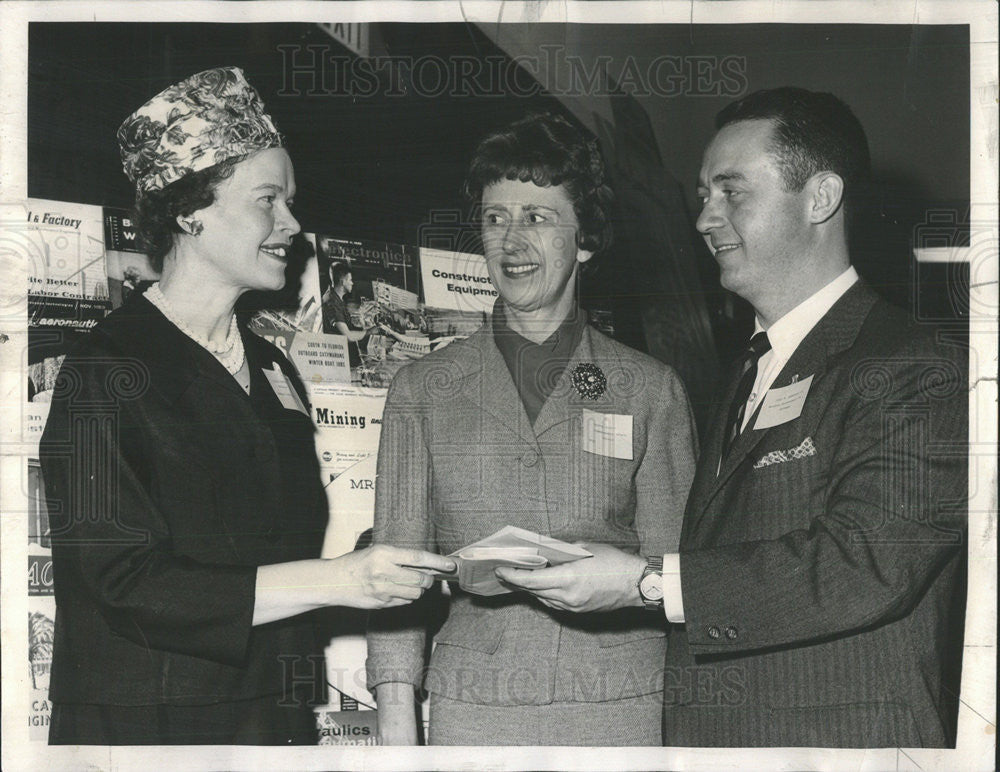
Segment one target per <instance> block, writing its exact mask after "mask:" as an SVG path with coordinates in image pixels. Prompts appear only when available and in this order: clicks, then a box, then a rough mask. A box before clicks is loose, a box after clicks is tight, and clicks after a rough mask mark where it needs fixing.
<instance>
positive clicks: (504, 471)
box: [368, 322, 695, 705]
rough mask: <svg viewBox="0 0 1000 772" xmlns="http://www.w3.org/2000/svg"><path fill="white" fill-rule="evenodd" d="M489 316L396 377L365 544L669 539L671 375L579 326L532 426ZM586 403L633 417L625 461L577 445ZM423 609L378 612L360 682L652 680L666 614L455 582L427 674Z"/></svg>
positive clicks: (657, 547) (676, 404)
mask: <svg viewBox="0 0 1000 772" xmlns="http://www.w3.org/2000/svg"><path fill="white" fill-rule="evenodd" d="M491 325H492V322H490V323H488V324H487V325H486V326H485V327H484V328H483V329H481V330H480V331H478V332H477V333H475V334H474V335H472V336H471V337H470V338H469V339H468V340H466V341H462V342H458V343H453V344H452V345H450V346H448V347H447V348H445V349H443V350H441V351H438V352H435V353H433V354H431V355H429V356H427V357H425V358H424V359H422V360H420V361H418V362H415V363H413V364H411V365H409V366H407V367H404V368H403V369H402V370H400V372H399V373H398V374H397V375H396V377H395V379H394V380H393V383H392V387H391V389H390V391H389V396H388V400H387V402H386V408H385V413H384V419H383V420H384V423H383V427H382V439H381V444H380V447H379V462H378V482H377V486H376V506H375V510H376V511H375V531H374V535H375V541H376V542H383V543H390V544H395V545H399V546H416V547H420V548H424V549H429V550H434V551H440V552H442V553H449V552H452V551H454V550H457V549H459V548H461V547H463V546H465V545H467V544H469V543H471V542H473V541H476V540H478V539H481V538H483V537H485V536H488V535H489V534H491V533H493V532H495V531H497V530H498V529H500V528H502V527H503V526H505V525H514V526H519V527H521V528H527V529H530V530H533V531H537V532H539V533H543V534H549V535H551V536H554V537H557V538H560V539H563V540H566V541H576V540H586V541H595V542H604V543H611V544H615V545H617V546H619V547H621V548H622V549H625V550H628V551H631V552H640V553H641V554H644V555H649V554H658V553H659V552H660V551H661V550H662V549H663V548H667V549H669V548H671V545H673V546H676V544H677V543H678V539H679V537H680V521H681V515H682V512H683V507H684V501H685V500H686V497H687V492H688V489H689V487H690V483H691V478H692V476H693V474H694V452H695V449H694V442H695V440H694V428H693V422H692V417H691V412H690V409H689V405H688V401H687V397H686V395H685V393H684V389H683V387H682V385H681V383H680V380H679V379H678V377H677V376H676V374H675V373H674V372H673V371H672V370H671V369H670V368H668V367H667V366H665V365H663V364H661V363H660V362H658V361H656V360H654V359H652V358H650V357H648V356H646V355H644V354H640V353H638V352H636V351H633V350H632V349H629V348H627V347H625V346H622V345H621V344H619V343H616V342H614V341H612V340H611V339H609V338H607V337H605V336H604V335H602V334H600V333H599V332H597V331H596V330H593V329H591V328H589V327H587V328H586V329H585V330H584V332H583V336H582V338H581V341H580V343H579V346H578V347H577V349H576V351H575V352H574V357H573V359H572V361H571V362H570V364H569V366H568V367H567V369H566V372H565V373H563V375H562V377H561V379H560V381H559V382H558V384H557V385H556V388H555V390H554V392H553V393H552V395H551V396H550V397H549V398H548V400H547V401H546V402H545V404H544V406H543V407H542V410H541V412H540V413H539V415H538V417H537V419H536V421H535V424H534V427H532V425H531V423H530V422H529V420H528V417H527V415H526V414H525V412H524V408H523V406H522V404H521V400H520V397H519V396H518V393H517V391H516V388H515V386H514V383H513V381H512V379H511V377H510V373H509V371H508V370H507V366H506V364H505V363H504V360H503V357H502V356H501V354H500V352H499V350H498V349H497V347H496V344H495V342H494V339H493V330H492V326H491ZM581 362H591V363H594V364H596V365H598V366H599V367H600V368H601V369H602V370H603V371H604V373H605V374H606V376H607V380H608V387H607V391H606V392H605V393H604V394H603V395H602V396H601V397H600V398H599V399H597V400H590V399H585V398H583V397H581V396H580V395H579V394H578V393H577V392H576V390H575V389H574V388H573V386H572V385H571V379H570V373H571V372H572V370H573V369H574V367H575V366H576V365H577V364H578V363H581ZM585 409H589V410H593V411H598V412H602V413H615V414H622V415H631V416H633V426H634V435H633V444H632V448H633V458H632V459H631V460H627V459H616V458H608V457H605V456H602V455H595V454H592V453H588V452H585V451H584V450H583V449H582V448H581V416H582V413H583V410H585ZM426 607H427V603H423V602H421V603H416V604H413V605H412V606H410V607H408V608H404V609H390V610H387V611H385V612H381V613H380V614H378V615H373V619H372V623H371V627H370V628H369V635H368V651H369V654H368V682H369V688H374V687H375V686H376V685H377V684H379V683H383V682H386V681H402V682H408V683H412V684H414V685H415V686H419V685H421V683H423V684H424V685H425V687H426V688H427V689H428V690H430V691H434V692H437V693H440V694H443V695H445V696H448V697H451V698H454V699H459V700H464V701H466V702H475V703H480V704H486V705H528V704H547V703H550V702H553V701H567V700H580V701H593V702H597V701H603V700H611V699H617V698H621V697H631V696H637V695H640V694H652V693H657V692H658V691H659V690H660V689H661V688H662V670H663V656H664V641H665V631H664V626H663V620H662V617H661V618H659V619H657V618H656V615H654V614H650V613H649V612H647V611H645V610H643V609H627V610H623V611H621V612H613V613H608V614H592V615H574V614H569V613H561V612H557V611H553V610H551V609H549V608H547V607H545V606H543V605H541V604H540V603H538V602H537V601H535V600H534V599H533V598H532V597H531V596H530V595H528V594H526V593H514V594H510V595H501V596H495V597H479V596H470V595H468V594H466V593H463V592H462V591H460V590H458V589H455V590H454V592H453V596H452V598H451V602H450V609H449V612H448V618H447V621H446V622H445V624H444V626H443V628H442V629H441V631H440V632H439V633H438V634H437V636H436V637H435V641H436V644H437V646H436V648H435V650H434V654H433V656H432V658H431V661H430V668H429V670H427V671H426V673H425V671H424V667H423V666H424V661H425V660H424V649H425V637H426V626H427V622H428V619H427V608H426ZM425 675H426V678H425Z"/></svg>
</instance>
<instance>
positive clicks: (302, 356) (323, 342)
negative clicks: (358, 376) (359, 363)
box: [254, 328, 351, 389]
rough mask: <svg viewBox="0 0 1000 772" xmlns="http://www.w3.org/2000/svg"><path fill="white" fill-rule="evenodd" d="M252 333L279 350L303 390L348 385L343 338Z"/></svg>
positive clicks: (283, 332)
mask: <svg viewBox="0 0 1000 772" xmlns="http://www.w3.org/2000/svg"><path fill="white" fill-rule="evenodd" d="M254 332H256V333H257V334H258V335H259V336H260V337H262V338H264V339H265V340H269V341H270V342H271V343H273V344H274V345H275V346H277V347H278V348H280V349H281V350H282V352H283V353H284V354H285V356H287V357H288V358H289V360H291V362H292V364H293V365H295V369H296V370H298V371H299V377H300V378H302V382H303V383H304V384H305V385H306V388H307V389H312V388H314V387H318V386H323V385H329V384H334V383H350V382H351V367H350V365H349V363H348V359H347V342H346V341H345V339H344V338H343V336H341V335H327V334H326V333H322V332H291V331H289V330H269V329H265V328H257V329H255V330H254Z"/></svg>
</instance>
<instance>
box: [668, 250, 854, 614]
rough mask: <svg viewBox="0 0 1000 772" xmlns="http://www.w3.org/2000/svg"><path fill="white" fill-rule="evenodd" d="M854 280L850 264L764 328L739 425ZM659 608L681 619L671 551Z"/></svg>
mask: <svg viewBox="0 0 1000 772" xmlns="http://www.w3.org/2000/svg"><path fill="white" fill-rule="evenodd" d="M857 280H858V272H857V271H855V270H854V266H853V265H852V266H849V267H848V268H847V270H846V271H844V272H843V273H842V274H840V276H838V277H837V278H836V279H834V280H833V281H831V282H830V283H829V284H827V285H826V286H825V287H823V288H822V289H821V290H819V291H817V292H815V293H813V294H812V295H810V296H809V297H808V298H806V299H805V300H803V301H802V302H801V303H799V304H798V305H797V306H795V308H793V309H792V310H791V311H789V312H788V313H787V314H785V315H784V316H783V317H781V318H780V319H779V320H778V321H776V322H775V323H774V324H772V325H771V326H770V327H768V328H767V339H768V340H769V341H770V342H771V350H770V351H768V352H767V353H766V354H764V356H762V357H761V358H760V360H759V361H758V363H757V378H756V380H755V381H754V385H753V391H751V393H750V398H749V399H748V400H747V407H746V410H745V411H744V413H743V426H742V429H746V426H747V422H748V421H749V420H750V419H751V418H752V417H753V413H754V411H755V410H756V409H757V406H758V405H759V403H760V401H761V399H762V398H763V396H764V395H765V394H766V393H767V390H768V389H769V388H771V384H772V383H774V379H775V378H777V377H778V373H780V372H781V370H782V368H783V367H784V366H785V365H786V364H787V363H788V360H789V359H791V358H792V354H794V353H795V349H797V348H798V347H799V344H800V343H801V342H802V341H803V339H804V338H805V337H806V335H808V334H809V333H810V332H811V331H812V328H813V327H815V326H816V325H817V324H818V323H819V320H820V319H822V318H823V317H824V316H826V312H827V311H829V310H830V309H831V308H832V307H833V304H834V303H836V302H837V301H838V300H840V298H841V297H842V296H843V295H844V293H845V292H847V290H849V289H850V288H851V287H852V286H853V285H854V283H855V282H856V281H857ZM762 330H764V327H763V325H761V323H760V319H757V320H756V321H755V324H754V334H756V333H758V332H761V331H762ZM663 611H664V613H666V615H667V619H668V620H669V621H671V622H683V621H684V599H683V595H682V593H681V556H680V555H679V554H678V553H676V552H674V553H670V554H667V555H664V556H663Z"/></svg>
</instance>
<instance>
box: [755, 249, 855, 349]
mask: <svg viewBox="0 0 1000 772" xmlns="http://www.w3.org/2000/svg"><path fill="white" fill-rule="evenodd" d="M857 280H858V272H857V271H856V270H854V266H853V265H851V266H848V267H847V270H846V271H844V272H843V273H842V274H840V276H838V277H837V278H836V279H834V280H833V281H831V282H830V283H829V284H827V285H826V286H825V287H823V288H822V289H820V290H819V291H817V292H814V293H813V294H812V295H810V296H809V297H808V298H806V299H805V300H803V301H802V302H801V303H799V304H798V305H797V306H795V308H793V309H792V310H791V311H789V312H788V313H787V314H785V315H784V316H783V317H781V318H780V319H779V320H778V321H776V322H775V323H774V324H772V325H771V326H770V327H768V328H767V339H768V340H769V341H770V342H771V348H772V349H773V350H774V353H775V356H777V357H779V358H781V359H788V358H789V357H791V355H792V353H793V352H794V351H795V349H797V348H798V346H799V344H800V343H801V342H802V339H803V338H805V337H806V335H808V334H809V331H810V330H812V328H813V327H815V326H816V324H817V323H818V322H819V320H820V319H822V318H823V317H824V316H826V312H827V311H829V310H830V309H831V308H832V307H833V304H834V303H836V302H837V301H838V300H840V298H841V296H843V294H844V293H845V292H847V290H849V289H850V288H851V287H852V286H853V285H854V283H855V282H856V281H857ZM763 329H764V327H763V326H762V325H761V323H760V320H759V319H757V318H756V317H754V333H758V332H761V331H762V330H763Z"/></svg>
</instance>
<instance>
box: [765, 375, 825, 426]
mask: <svg viewBox="0 0 1000 772" xmlns="http://www.w3.org/2000/svg"><path fill="white" fill-rule="evenodd" d="M812 379H813V376H811V375H810V376H809V377H808V378H803V379H802V380H801V381H795V382H794V383H790V384H788V385H787V386H782V387H781V388H780V389H768V391H767V394H765V395H764V404H762V405H761V406H760V413H758V414H757V422H756V423H755V424H754V425H753V428H754V430H755V431H756V430H757V429H770V428H771V427H772V426H780V425H781V424H784V423H788V422H789V421H793V420H795V419H796V418H798V417H799V416H800V415H801V414H802V407H803V406H804V405H805V404H806V395H807V394H808V393H809V386H810V385H811V384H812Z"/></svg>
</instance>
